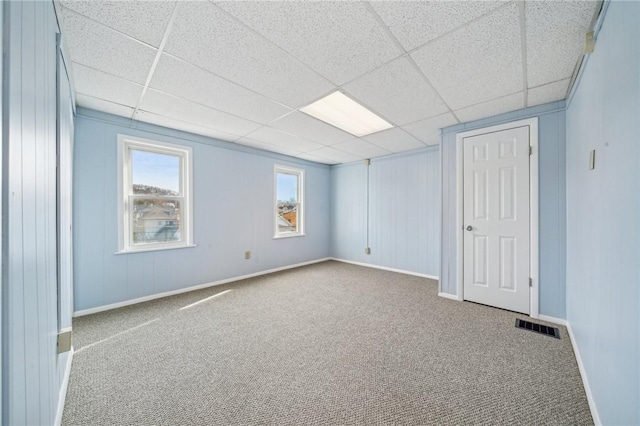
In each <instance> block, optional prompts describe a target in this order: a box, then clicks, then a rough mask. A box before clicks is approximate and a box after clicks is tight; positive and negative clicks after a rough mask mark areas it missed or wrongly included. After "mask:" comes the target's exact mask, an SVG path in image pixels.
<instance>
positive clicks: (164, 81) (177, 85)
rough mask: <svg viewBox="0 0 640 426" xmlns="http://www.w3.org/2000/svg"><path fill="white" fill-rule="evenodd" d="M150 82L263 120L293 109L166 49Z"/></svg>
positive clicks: (163, 90) (270, 119)
mask: <svg viewBox="0 0 640 426" xmlns="http://www.w3.org/2000/svg"><path fill="white" fill-rule="evenodd" d="M149 86H150V87H153V88H154V89H158V90H160V91H162V92H165V93H169V94H172V95H175V96H180V97H182V98H187V99H190V100H192V101H195V102H198V103H200V104H202V105H206V106H209V107H211V108H215V109H218V110H220V111H224V112H228V113H230V114H234V115H237V116H240V117H243V118H246V119H248V120H252V121H256V122H259V123H263V124H267V123H270V122H272V121H273V120H275V119H276V118H278V117H282V116H283V115H285V114H287V113H289V112H291V111H292V110H291V109H290V108H287V107H286V106H284V105H281V104H279V103H276V102H274V101H271V100H269V99H267V98H266V97H264V96H262V95H258V94H256V93H254V92H252V91H250V90H248V89H246V88H244V87H243V86H239V85H237V84H235V83H232V82H230V81H228V80H225V79H223V78H221V77H218V76H217V75H215V74H211V73H209V72H207V71H205V70H203V69H201V68H198V67H196V66H195V65H192V64H189V63H188V62H185V61H183V60H181V59H178V58H175V57H173V56H170V55H167V54H166V53H163V54H162V56H161V57H160V61H159V62H158V66H157V67H156V70H155V72H154V74H153V78H152V79H151V83H150V84H149Z"/></svg>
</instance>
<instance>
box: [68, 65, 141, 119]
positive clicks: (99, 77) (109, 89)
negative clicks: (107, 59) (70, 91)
mask: <svg viewBox="0 0 640 426" xmlns="http://www.w3.org/2000/svg"><path fill="white" fill-rule="evenodd" d="M73 80H74V83H75V88H76V92H78V93H83V94H85V95H89V96H93V97H94V98H100V99H104V100H106V101H109V102H114V103H117V104H122V105H127V106H130V107H133V108H135V107H136V105H137V103H138V99H140V94H141V93H142V85H140V84H136V83H132V82H130V81H127V80H124V79H122V78H120V77H115V76H112V75H109V74H105V73H103V72H100V71H97V70H94V69H93V68H88V67H85V66H84V65H80V64H77V63H74V64H73Z"/></svg>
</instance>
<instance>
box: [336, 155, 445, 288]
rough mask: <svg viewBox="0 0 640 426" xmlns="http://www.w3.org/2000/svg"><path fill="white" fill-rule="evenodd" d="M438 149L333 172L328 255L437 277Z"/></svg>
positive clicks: (383, 159) (379, 160) (382, 159)
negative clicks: (368, 252) (366, 248)
mask: <svg viewBox="0 0 640 426" xmlns="http://www.w3.org/2000/svg"><path fill="white" fill-rule="evenodd" d="M439 162H440V159H439V154H438V147H430V148H425V149H422V150H419V151H414V152H411V153H404V154H396V155H392V156H387V157H381V158H374V159H372V160H371V165H370V166H369V219H370V222H369V247H370V248H371V254H365V252H364V248H365V247H366V246H367V243H366V242H367V227H366V217H367V197H366V195H367V166H366V165H365V164H364V162H359V163H353V164H347V165H340V166H334V167H332V169H331V224H332V226H331V256H332V257H336V258H339V259H345V260H350V261H354V262H362V263H368V264H372V265H377V266H384V267H388V268H394V269H401V270H404V271H410V272H415V273H419V274H425V275H431V276H438V266H439V262H440V257H439V253H440V250H439V240H440V230H439V229H440V227H439V219H440V204H439V196H438V195H439V186H440V179H439V172H440V167H439Z"/></svg>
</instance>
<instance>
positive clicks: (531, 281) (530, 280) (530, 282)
mask: <svg viewBox="0 0 640 426" xmlns="http://www.w3.org/2000/svg"><path fill="white" fill-rule="evenodd" d="M529 287H533V278H529Z"/></svg>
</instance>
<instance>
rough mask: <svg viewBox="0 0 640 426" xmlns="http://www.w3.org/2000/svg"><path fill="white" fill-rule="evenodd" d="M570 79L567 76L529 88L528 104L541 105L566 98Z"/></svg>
mask: <svg viewBox="0 0 640 426" xmlns="http://www.w3.org/2000/svg"><path fill="white" fill-rule="evenodd" d="M570 81H571V79H570V78H566V79H564V80H560V81H554V82H553V83H549V84H545V85H542V86H538V87H533V88H531V89H529V90H528V93H527V106H535V105H541V104H546V103H547V102H553V101H559V100H562V99H564V98H565V96H566V95H567V89H568V88H569V82H570Z"/></svg>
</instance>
